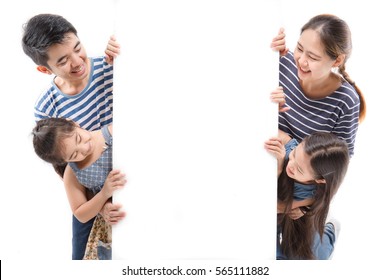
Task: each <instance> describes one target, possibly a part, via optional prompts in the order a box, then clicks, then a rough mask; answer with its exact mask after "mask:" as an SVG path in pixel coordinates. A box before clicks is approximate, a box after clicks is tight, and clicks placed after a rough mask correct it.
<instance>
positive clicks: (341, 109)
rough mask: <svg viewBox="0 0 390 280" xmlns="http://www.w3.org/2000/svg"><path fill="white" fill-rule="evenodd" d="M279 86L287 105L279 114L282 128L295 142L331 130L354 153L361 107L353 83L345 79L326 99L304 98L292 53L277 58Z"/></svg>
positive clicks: (351, 153)
mask: <svg viewBox="0 0 390 280" xmlns="http://www.w3.org/2000/svg"><path fill="white" fill-rule="evenodd" d="M279 85H280V86H282V87H283V91H284V93H285V97H286V105H287V106H288V107H290V110H288V111H287V112H284V113H279V128H280V129H281V130H283V131H284V132H286V133H287V134H289V135H290V136H291V137H292V138H295V139H297V140H298V141H302V139H303V138H304V137H306V136H307V135H310V134H312V133H313V132H315V131H323V132H332V133H334V134H335V135H337V136H338V137H339V138H341V139H343V140H345V141H346V142H347V144H348V148H349V153H350V155H351V156H352V155H353V153H354V145H355V137H356V133H357V130H358V125H359V109H360V100H359V95H358V94H357V92H356V91H355V89H354V87H353V86H351V85H350V84H349V83H348V82H346V81H344V82H343V83H342V85H341V86H340V87H339V88H338V89H337V90H336V91H335V92H333V93H332V94H330V95H329V96H327V97H325V98H322V99H317V100H314V99H310V98H308V97H306V96H305V94H304V93H303V90H302V87H301V85H300V84H299V78H298V75H297V67H296V64H295V61H294V57H293V54H292V53H291V52H289V53H288V54H287V55H286V56H282V57H281V58H280V62H279Z"/></svg>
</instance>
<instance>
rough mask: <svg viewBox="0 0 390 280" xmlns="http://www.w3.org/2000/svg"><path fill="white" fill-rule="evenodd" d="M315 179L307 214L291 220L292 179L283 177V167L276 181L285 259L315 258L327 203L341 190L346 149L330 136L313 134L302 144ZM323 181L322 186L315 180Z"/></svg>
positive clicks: (341, 143)
mask: <svg viewBox="0 0 390 280" xmlns="http://www.w3.org/2000/svg"><path fill="white" fill-rule="evenodd" d="M302 144H303V148H304V151H305V153H306V154H307V155H308V156H309V158H310V166H311V168H312V169H313V172H314V174H315V178H314V180H313V181H312V182H310V184H314V185H316V186H317V188H316V191H315V194H314V202H313V204H312V205H310V207H309V208H308V211H307V212H306V214H305V215H304V216H303V217H301V218H300V219H297V220H293V219H291V218H290V217H289V216H288V212H289V211H290V210H291V205H292V202H293V199H294V180H292V179H291V178H290V177H288V176H287V174H286V166H287V163H288V160H286V162H285V167H284V168H283V171H282V173H281V175H280V176H279V180H278V200H279V201H281V202H282V203H284V204H285V205H286V210H285V213H284V214H280V215H278V223H279V225H280V227H281V232H282V241H281V248H282V252H283V254H284V255H286V256H287V258H288V259H314V258H315V256H314V255H313V252H312V250H311V248H312V244H313V238H314V234H315V232H318V233H319V234H320V236H321V239H322V235H323V233H324V227H325V221H326V217H327V215H328V212H329V206H330V202H331V200H332V198H333V196H334V195H335V194H336V192H337V190H338V188H339V187H340V185H341V183H342V181H343V179H344V177H345V174H346V172H347V169H348V164H349V154H348V146H347V144H346V143H345V141H343V140H341V139H339V138H338V137H337V136H335V135H334V134H332V133H327V132H316V133H313V134H312V135H310V136H307V137H306V138H305V139H303V141H302ZM320 179H324V180H325V183H318V182H317V181H316V180H320Z"/></svg>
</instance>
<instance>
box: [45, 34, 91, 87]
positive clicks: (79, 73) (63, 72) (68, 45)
mask: <svg viewBox="0 0 390 280" xmlns="http://www.w3.org/2000/svg"><path fill="white" fill-rule="evenodd" d="M66 36H67V37H66V38H65V40H64V42H63V43H62V44H55V45H53V46H51V47H50V48H49V50H48V56H49V60H48V61H47V64H48V65H49V66H50V70H48V69H47V71H49V72H50V74H55V75H56V76H58V77H61V78H63V79H64V80H67V81H80V80H83V79H86V78H88V75H89V66H88V65H89V63H88V57H87V54H86V51H85V49H84V47H83V45H82V44H81V42H80V40H79V38H78V37H77V36H76V35H75V34H73V33H67V34H66Z"/></svg>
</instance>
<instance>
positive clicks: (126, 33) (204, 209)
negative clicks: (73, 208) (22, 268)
mask: <svg viewBox="0 0 390 280" xmlns="http://www.w3.org/2000/svg"><path fill="white" fill-rule="evenodd" d="M276 10H277V2H276V3H274V1H271V0H269V1H239V0H236V1H222V0H197V1H179V0H176V1H174V0H169V1H157V0H154V1H153V0H149V1H147V0H142V1H130V2H127V1H117V3H116V13H117V15H116V36H117V39H118V42H119V43H120V44H121V55H120V57H119V58H118V59H117V60H116V61H115V81H114V85H115V88H114V96H115V97H114V167H116V168H119V169H121V170H122V171H124V172H125V173H126V175H127V179H128V184H127V185H126V187H125V189H123V190H121V191H119V192H117V193H116V194H115V195H114V201H115V202H118V203H121V204H123V209H124V210H125V211H126V213H127V216H126V219H125V220H124V221H123V222H121V223H120V224H118V225H117V226H114V229H113V259H126V260H132V259H133V260H140V259H155V260H162V259H165V260H167V259H198V260H199V259H214V260H215V259H235V260H237V259H238V260H244V259H253V260H254V259H274V257H275V243H276V242H275V238H276V233H275V232H276V161H275V159H274V158H272V157H271V156H270V155H269V154H267V152H265V150H264V148H263V143H264V141H265V140H267V139H268V138H269V137H271V136H274V135H276V133H277V107H276V105H275V104H271V102H270V100H269V94H270V92H271V90H273V89H274V88H275V87H276V86H277V85H278V56H277V54H276V53H274V52H272V51H271V49H270V43H271V40H272V38H273V37H274V36H275V35H276V34H277V32H278V29H279V23H278V21H277V17H275V16H274V15H276Z"/></svg>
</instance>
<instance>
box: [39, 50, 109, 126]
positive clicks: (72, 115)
mask: <svg viewBox="0 0 390 280" xmlns="http://www.w3.org/2000/svg"><path fill="white" fill-rule="evenodd" d="M90 62H91V74H90V77H89V81H88V85H87V86H86V87H85V89H84V90H83V91H82V92H80V93H78V94H76V95H67V94H64V93H63V92H61V91H60V89H59V88H58V87H57V86H56V85H55V83H54V79H53V81H52V83H51V85H50V87H49V89H47V90H46V91H44V92H43V93H42V94H41V95H40V96H39V98H38V100H37V102H36V103H35V107H34V114H35V120H36V121H38V120H41V119H45V118H50V117H57V118H60V117H63V118H69V119H72V120H73V121H75V122H76V123H78V124H79V125H80V126H81V127H82V128H84V129H87V130H90V131H92V130H97V129H100V128H101V127H103V126H105V125H108V124H110V123H112V118H113V115H112V113H113V112H112V111H113V108H112V106H113V104H112V102H113V95H112V90H113V67H112V65H110V64H108V63H107V62H106V61H105V59H104V57H103V56H102V57H95V58H90Z"/></svg>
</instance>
